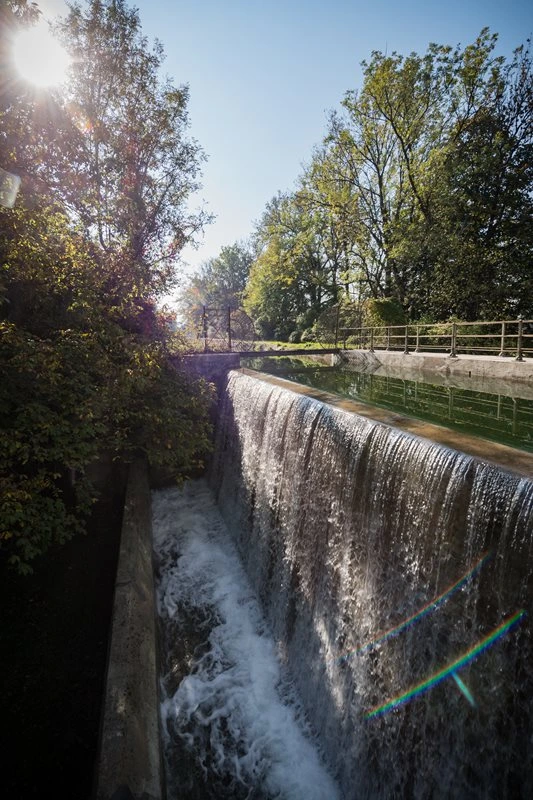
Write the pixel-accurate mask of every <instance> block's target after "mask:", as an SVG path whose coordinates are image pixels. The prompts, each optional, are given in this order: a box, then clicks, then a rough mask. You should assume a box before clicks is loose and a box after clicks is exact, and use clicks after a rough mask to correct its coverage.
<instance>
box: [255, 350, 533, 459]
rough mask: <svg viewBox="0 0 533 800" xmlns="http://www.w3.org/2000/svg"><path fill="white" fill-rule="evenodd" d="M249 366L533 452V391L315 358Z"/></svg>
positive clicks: (271, 360)
mask: <svg viewBox="0 0 533 800" xmlns="http://www.w3.org/2000/svg"><path fill="white" fill-rule="evenodd" d="M243 366H247V367H249V368H251V369H257V370H260V371H262V372H268V373H269V374H271V375H278V376H280V377H283V378H285V379H287V380H291V381H295V382H297V383H302V384H304V385H306V386H312V387H313V388H315V389H320V390H322V391H326V392H331V393H332V394H337V395H340V396H342V397H348V398H350V399H353V400H358V401H363V402H365V403H370V404H371V405H375V406H379V407H380V408H387V409H390V410H392V411H395V412H397V413H400V414H404V415H406V416H409V417H415V418H416V419H421V420H426V421H428V422H433V423H436V424H438V425H444V426H446V427H448V428H453V429H455V430H460V431H464V432H465V433H469V434H473V435H474V436H480V437H482V438H484V439H490V440H491V441H493V442H500V443H502V444H507V445H511V446H512V447H517V448H519V449H521V450H527V451H529V452H533V396H528V395H529V394H530V392H528V388H529V387H525V388H516V387H515V388H513V387H509V386H508V385H505V384H503V385H502V384H501V383H500V384H497V383H494V384H493V386H491V385H490V383H488V382H485V383H484V384H483V390H479V389H473V388H463V387H460V386H457V385H451V384H450V383H444V382H442V383H438V382H437V380H438V379H437V378H435V383H429V382H428V381H427V380H421V379H420V378H417V379H416V380H414V379H411V380H408V379H406V378H402V377H398V376H397V375H394V376H393V375H390V374H379V371H377V372H372V373H368V372H364V371H357V370H356V369H355V368H354V367H351V366H349V365H342V366H333V367H332V366H327V365H326V364H322V363H319V362H317V361H313V360H311V359H309V358H307V359H304V358H302V359H299V358H289V357H279V358H254V359H249V360H248V361H246V362H244V361H243ZM469 383H471V384H473V383H474V381H473V380H472V381H469ZM485 389H489V391H486V390H485ZM531 394H533V393H531ZM524 395H525V396H524Z"/></svg>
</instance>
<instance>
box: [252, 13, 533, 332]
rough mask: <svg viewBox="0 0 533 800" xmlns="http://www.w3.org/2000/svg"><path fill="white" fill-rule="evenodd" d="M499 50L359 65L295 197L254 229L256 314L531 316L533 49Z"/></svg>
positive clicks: (488, 45)
mask: <svg viewBox="0 0 533 800" xmlns="http://www.w3.org/2000/svg"><path fill="white" fill-rule="evenodd" d="M496 43H497V36H496V35H494V34H491V33H490V32H489V31H488V30H487V29H485V30H483V31H481V33H480V35H479V36H478V38H477V39H476V41H474V42H473V43H472V44H469V45H467V46H466V47H464V48H461V47H459V46H457V47H455V48H452V47H449V46H444V45H437V44H431V45H429V47H428V49H427V51H426V53H424V54H423V55H418V54H417V53H411V54H410V55H409V56H407V57H404V56H402V55H399V54H398V53H395V52H393V53H392V54H390V55H388V54H383V53H381V52H379V51H376V52H373V53H372V56H371V58H370V59H369V60H368V61H367V62H363V65H362V66H363V84H362V87H361V89H360V90H359V91H349V92H347V93H346V95H345V98H344V100H343V102H342V112H341V113H334V114H333V115H332V117H331V121H330V126H329V131H328V135H327V136H326V138H325V140H324V142H323V144H322V145H321V147H320V148H318V149H317V151H316V152H315V153H314V155H313V159H312V162H311V164H310V165H309V166H308V167H307V168H306V169H305V171H304V173H303V175H302V177H301V180H300V182H299V186H298V188H297V190H296V191H295V192H294V193H293V194H292V195H281V196H279V197H278V198H276V199H275V201H272V202H271V203H270V204H269V206H268V207H267V210H266V212H265V215H264V217H263V220H262V221H261V223H260V225H259V228H258V238H259V242H260V255H259V258H258V259H257V260H256V262H255V264H254V267H253V268H252V271H251V274H250V282H249V285H248V287H247V290H246V297H247V302H248V307H249V311H250V313H251V314H252V315H254V314H256V315H257V316H262V317H264V318H266V319H268V320H269V321H270V323H271V326H274V327H275V326H276V324H277V320H278V319H280V320H284V319H289V320H290V321H291V325H292V323H293V322H294V321H295V318H296V317H297V316H298V315H301V314H302V313H304V312H305V311H306V310H311V311H312V312H313V313H314V316H315V319H317V318H318V316H319V314H320V313H321V311H322V310H323V307H324V306H326V307H327V306H328V305H334V304H335V303H336V302H338V301H339V300H340V299H341V296H343V297H347V298H349V300H350V301H351V302H353V303H355V304H362V303H363V302H364V301H366V300H368V299H374V300H381V299H386V298H393V299H394V300H395V301H396V303H397V304H398V307H401V309H403V312H404V314H400V312H398V314H397V315H396V314H393V316H392V317H390V318H388V317H387V318H384V321H389V322H392V321H398V322H403V321H404V320H405V318H407V319H409V320H416V319H420V318H422V317H430V318H434V319H447V318H448V317H449V316H450V315H452V314H455V315H456V316H458V317H460V318H462V319H465V320H475V319H480V318H483V319H495V318H498V317H499V318H516V317H517V316H518V315H519V314H521V315H522V316H524V317H530V316H532V315H533V306H532V300H531V298H532V297H533V269H532V263H533V259H532V256H533V222H532V220H533V168H532V160H531V150H532V147H533V125H532V120H533V69H532V62H531V53H530V50H529V43H528V47H520V48H518V49H517V50H516V52H515V54H514V56H513V57H512V58H511V59H510V60H509V61H506V60H505V59H504V58H502V57H499V56H496V55H495V52H494V50H495V46H496ZM276 309H279V311H278V312H276ZM378 319H379V314H378ZM296 329H298V330H302V328H300V327H299V326H296Z"/></svg>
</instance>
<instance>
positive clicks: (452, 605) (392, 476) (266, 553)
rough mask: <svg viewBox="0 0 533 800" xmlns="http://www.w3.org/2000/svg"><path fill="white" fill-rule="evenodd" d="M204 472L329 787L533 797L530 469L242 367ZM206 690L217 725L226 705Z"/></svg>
mask: <svg viewBox="0 0 533 800" xmlns="http://www.w3.org/2000/svg"><path fill="white" fill-rule="evenodd" d="M210 481H211V485H212V487H213V490H214V492H215V495H216V497H217V499H218V504H219V507H220V510H221V512H222V515H223V517H224V519H225V520H226V523H227V525H228V528H229V530H230V532H231V535H232V537H233V541H234V542H235V543H236V547H237V549H238V551H239V553H240V556H241V559H242V563H243V565H244V568H245V571H246V573H247V575H248V578H249V580H250V583H251V586H252V591H253V593H254V597H255V596H257V597H258V598H259V600H260V602H261V606H262V609H263V610H264V613H265V616H266V625H267V627H268V630H269V631H270V632H271V633H272V636H273V641H274V643H275V649H276V650H277V653H278V655H279V656H280V658H281V663H282V672H280V673H276V676H275V677H274V678H273V681H274V684H276V685H277V684H278V683H279V685H280V686H283V680H284V679H283V675H284V674H285V672H284V670H285V669H286V674H287V675H290V676H292V679H293V680H294V683H295V686H296V689H297V692H298V697H299V698H300V700H301V703H302V707H303V712H304V713H305V718H306V720H307V721H308V723H309V726H310V730H311V732H312V735H313V736H315V737H316V738H317V741H318V742H320V743H321V747H322V751H323V753H324V756H325V759H326V763H327V764H328V766H329V769H330V770H331V772H332V774H333V775H334V777H335V779H336V781H337V783H338V785H339V787H340V793H341V796H342V797H344V798H346V800H352V799H353V800H359V798H370V799H371V800H390V798H421V800H422V799H423V800H427V798H454V799H455V798H495V799H496V798H497V799H498V800H500V799H501V798H509V800H511V798H512V799H513V800H514V798H519V797H524V798H530V797H533V769H532V764H533V722H532V721H533V713H532V712H533V700H532V698H533V658H532V656H533V653H532V642H531V612H532V610H533V609H532V593H533V483H532V482H531V481H528V480H526V479H524V478H520V477H519V476H517V475H514V474H512V473H510V472H504V471H503V470H499V469H498V468H496V467H494V466H491V465H488V464H484V463H482V462H480V461H477V460H475V459H472V458H471V457H469V456H466V455H463V454H460V453H457V452H454V451H451V450H448V449H446V448H444V447H442V446H440V445H436V444H433V443H431V442H429V441H426V440H423V439H419V438H416V437H413V436H410V435H408V434H405V433H403V432H400V431H398V430H395V429H394V428H391V427H388V426H385V425H381V424H379V423H375V422H373V421H369V420H367V419H363V418H361V417H357V416H356V415H354V414H349V413H346V412H343V411H340V410H338V409H334V408H331V407H328V406H325V405H323V404H321V403H319V402H317V401H315V400H312V399H310V398H307V397H305V396H301V395H298V394H295V393H293V392H291V391H290V390H287V389H285V388H279V387H274V386H272V385H270V384H269V383H267V382H263V381H261V380H259V379H255V378H252V377H249V376H246V375H243V374H240V373H231V374H230V378H229V381H228V387H227V393H226V396H225V399H224V404H223V407H222V410H221V414H220V421H219V427H218V434H217V444H216V452H215V457H214V460H213V465H212V470H211V477H210ZM178 511H179V515H181V514H182V511H180V510H179V509H178V510H177V512H176V513H178ZM198 537H200V538H201V531H199V530H198V531H196V534H195V535H194V536H193V537H192V539H193V540H195V539H196V538H198ZM202 541H203V540H202ZM204 545H205V548H204ZM204 545H201V546H200V547H201V552H202V553H203V554H204V556H202V558H203V557H205V553H206V552H207V551H211V548H212V544H211V542H210V541H208V539H206V540H205V542H204ZM167 546H168V547H169V548H172V546H173V545H171V544H170V543H169V544H168V545H167ZM191 546H192V544H191ZM180 547H181V546H177V551H178V552H181V551H180ZM182 557H183V556H182ZM188 558H189V560H190V561H191V562H194V561H195V560H200V555H199V554H198V553H197V551H196V550H194V549H193V551H192V555H190V556H189V557H188ZM232 558H233V556H232ZM215 562H217V563H218V562H220V563H222V556H220V557H218V556H215ZM178 563H179V562H178ZM210 563H212V562H210ZM210 570H211V567H209V568H206V569H204V568H203V567H202V568H200V567H199V568H198V571H199V572H202V573H203V572H207V573H208V574H210ZM224 570H226V566H224ZM195 574H196V573H194V572H193V577H192V578H188V579H187V580H190V581H192V584H191V589H190V592H189V597H191V596H192V595H195V594H201V593H202V591H203V590H200V589H199V588H198V585H199V584H197V583H196V581H197V578H198V576H196V577H194V575H195ZM221 580H222V578H221ZM217 581H218V578H217ZM229 581H230V582H233V579H229ZM181 582H183V580H181ZM179 583H180V581H178V584H179ZM211 583H213V582H211ZM215 583H216V581H215ZM181 591H182V589H180V592H181ZM213 591H214V592H215V594H216V593H217V590H215V589H213ZM245 591H248V590H245ZM172 597H173V595H172V592H170V595H169V598H170V599H169V600H168V603H169V606H168V607H169V609H172V607H173V605H172V604H173V603H174V604H175V605H176V607H177V608H179V607H180V603H181V602H185V603H186V604H187V603H189V602H190V600H186V601H182V600H180V599H179V598H178V599H176V600H173V599H172ZM165 602H167V601H165ZM205 602H206V607H209V608H210V609H211V608H214V607H215V606H214V603H213V601H212V600H207V599H206V601H205ZM243 602H244V600H243ZM254 602H255V600H254ZM254 607H255V606H254ZM234 608H235V609H238V608H240V605H239V602H237V605H236V606H234V607H232V610H228V611H227V612H226V613H225V615H224V616H223V617H221V619H223V624H228V622H229V619H230V618H231V617H232V616H233V614H234V610H233V609H234ZM212 613H213V614H214V616H215V617H216V619H217V620H218V615H219V614H220V613H221V612H219V611H216V612H212ZM254 613H255V612H254ZM257 613H259V612H257ZM252 617H253V615H252ZM257 619H259V618H257ZM217 624H218V623H217ZM208 627H209V625H208ZM252 627H253V626H252ZM256 628H257V630H259V631H261V630H262V628H261V624H260V623H257V624H256ZM232 637H233V634H232V635H231V637H229V638H232ZM269 646H272V647H274V646H273V645H269ZM213 647H215V645H211V644H210V645H209V648H213ZM254 647H255V646H254ZM209 648H208V649H207V650H206V653H205V655H204V656H202V658H200V659H199V664H200V667H199V668H198V667H197V666H196V665H195V667H194V670H195V672H194V675H193V677H191V678H190V679H187V680H186V681H184V682H183V683H181V684H180V685H179V688H178V689H177V694H176V698H175V699H173V700H172V702H173V703H174V704H175V705H174V706H173V708H174V712H173V713H175V714H176V715H177V717H179V716H180V714H182V713H185V714H186V715H187V714H188V715H189V717H187V723H186V725H188V724H189V723H188V720H189V718H191V716H192V715H193V711H192V709H197V708H200V709H201V700H200V702H198V698H202V697H203V696H204V695H203V694H202V692H203V691H204V685H208V684H209V680H210V679H209V678H208V677H204V673H205V676H209V675H210V674H211V673H213V679H214V678H216V679H217V680H221V681H223V680H224V678H223V677H221V676H223V675H224V674H225V671H226V668H225V666H223V665H225V664H227V663H229V664H231V665H233V664H234V656H229V655H226V656H220V659H219V656H218V655H217V652H218V651H217V650H216V647H215V649H214V650H213V649H209ZM239 649H240V648H239ZM242 649H243V650H246V649H249V648H248V647H243V648H242ZM202 652H203V651H202ZM219 661H220V663H219ZM235 663H236V659H235ZM231 669H233V667H231V668H230V670H231ZM236 669H237V668H236ZM198 673H200V674H199V675H198ZM230 675H231V671H230ZM278 675H279V676H280V677H278ZM280 682H281V683H280ZM198 684H200V688H198ZM262 691H263V689H261V692H262ZM268 691H270V689H269V690H268ZM196 692H199V694H195V693H196ZM241 694H242V693H241ZM244 694H245V695H246V696H248V694H249V692H248V691H247V690H245V691H244ZM282 695H283V689H282ZM267 696H270V695H267ZM234 697H235V696H234ZM180 698H181V700H180ZM180 702H182V703H183V705H181V706H180ZM225 702H226V701H225ZM267 705H269V704H267ZM208 707H209V708H208V711H201V712H200V714H201V716H205V717H208V716H209V715H211V716H215V717H216V716H217V714H219V715H220V725H221V726H222V727H223V728H224V727H225V726H226V725H227V724H228V723H227V722H226V721H225V720H227V717H226V716H225V715H226V710H227V706H224V710H223V711H222V712H221V711H217V710H216V708H217V706H216V704H215V705H214V706H211V705H210V701H208ZM232 707H233V706H232ZM285 707H286V708H291V705H290V703H289V705H288V706H285ZM182 708H185V709H186V711H185V712H183V711H182V710H181V709H182ZM293 708H294V709H295V711H294V713H295V714H296V715H297V714H298V711H297V707H295V706H293ZM175 709H180V710H178V711H176V710H175ZM243 713H244V714H245V715H247V716H251V717H254V716H255V712H253V711H252V712H248V711H245V712H243ZM257 714H258V717H261V718H262V716H263V712H259V711H258V712H257ZM217 719H218V717H217ZM268 724H270V723H268ZM282 727H283V725H282ZM245 728H246V726H245V725H244V724H243V725H242V730H244V729H245ZM237 730H238V731H240V730H241V727H239V726H238V727H237ZM187 731H188V733H189V735H190V736H191V737H192V739H191V741H192V740H193V739H194V744H195V746H198V741H197V739H198V736H199V735H200V736H201V734H197V733H195V732H193V728H192V727H191V728H190V729H189V728H187ZM232 736H233V739H235V740H236V741H237V740H238V741H239V744H238V745H237V747H236V752H237V753H238V754H240V753H242V754H244V751H245V750H246V748H247V747H249V741H248V740H245V741H241V740H240V739H239V737H238V735H237V733H235V732H234V733H233V734H232ZM195 737H196V738H195ZM267 738H268V737H267ZM274 738H275V737H274ZM258 739H259V740H260V741H263V737H262V734H259V735H258ZM202 746H204V745H202ZM210 746H212V747H214V749H215V751H216V752H218V749H217V748H218V740H217V742H216V744H215V745H210ZM281 749H282V750H284V749H285V747H284V746H282V748H281ZM234 752H235V751H234V750H233V751H231V753H232V754H231V755H230V754H228V755H222V751H220V753H221V754H220V758H221V760H224V758H228V759H231V758H234V757H237V760H239V758H240V755H238V756H234V755H233V753H234ZM272 758H273V757H272V756H271V755H269V756H268V757H267V758H266V759H265V760H264V761H261V763H262V764H263V768H264V769H265V770H266V773H268V772H269V767H268V764H269V763H273V762H272V761H271V759H272ZM276 758H277V757H274V761H275V760H276ZM244 760H245V756H244ZM242 763H243V765H244V761H243V762H242ZM239 764H240V762H239ZM243 768H244V767H243ZM240 769H241V766H239V770H240ZM259 772H260V773H261V770H259ZM289 772H290V770H289ZM252 773H253V769H251V768H250V769H249V770H248V772H247V774H250V775H251V774H252ZM286 774H287V773H286ZM261 775H263V773H261ZM312 783H313V784H314V783H315V782H314V780H313V781H312ZM281 784H283V779H282V781H281ZM268 791H270V792H272V791H275V790H273V789H271V788H269V789H268ZM291 791H292V789H291V787H290V785H289V784H286V785H284V786H283V785H280V788H279V797H280V798H288V797H293V796H297V795H293V794H291ZM305 791H307V790H305ZM330 792H331V790H330V789H325V788H319V789H318V790H317V791H315V794H314V795H312V794H306V793H305V792H304V794H302V795H301V796H302V797H312V796H315V797H321V798H324V800H329V798H331V797H333V796H334V795H333V794H331V793H330ZM219 796H222V795H219ZM250 796H251V797H252V796H253V797H255V796H256V795H253V794H251V795H250ZM257 796H260V795H257ZM274 796H276V795H274Z"/></svg>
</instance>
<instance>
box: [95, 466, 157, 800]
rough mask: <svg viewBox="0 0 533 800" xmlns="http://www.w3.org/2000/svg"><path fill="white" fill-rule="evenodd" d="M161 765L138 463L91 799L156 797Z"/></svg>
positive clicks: (146, 530)
mask: <svg viewBox="0 0 533 800" xmlns="http://www.w3.org/2000/svg"><path fill="white" fill-rule="evenodd" d="M161 764H162V761H161V749H160V740H159V695H158V672H157V657H156V618H155V601H154V585H153V568H152V528H151V498H150V487H149V484H148V473H147V468H146V465H145V464H144V462H142V461H138V462H135V463H134V464H132V465H131V467H130V470H129V476H128V485H127V490H126V502H125V506H124V518H123V523H122V535H121V542H120V554H119V562H118V568H117V578H116V584H115V598H114V604H113V618H112V630H111V644H110V650H109V658H108V668H107V679H106V689H105V700H104V712H103V720H102V730H101V737H100V752H99V759H98V765H97V781H96V784H97V787H96V798H97V800H112V799H113V800H115V798H116V799H117V800H118V798H119V797H128V798H132V799H133V800H161V798H162V797H163V796H164V795H163V784H162V775H163V771H162V766H161Z"/></svg>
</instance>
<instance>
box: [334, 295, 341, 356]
mask: <svg viewBox="0 0 533 800" xmlns="http://www.w3.org/2000/svg"><path fill="white" fill-rule="evenodd" d="M340 315H341V304H340V303H337V317H336V319H335V347H337V343H338V341H339V319H340Z"/></svg>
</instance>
